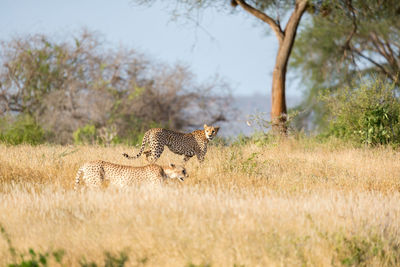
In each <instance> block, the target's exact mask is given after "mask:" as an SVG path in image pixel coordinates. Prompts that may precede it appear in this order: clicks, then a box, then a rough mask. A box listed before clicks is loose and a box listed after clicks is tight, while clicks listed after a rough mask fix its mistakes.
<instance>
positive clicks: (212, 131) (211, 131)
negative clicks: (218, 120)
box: [204, 124, 219, 140]
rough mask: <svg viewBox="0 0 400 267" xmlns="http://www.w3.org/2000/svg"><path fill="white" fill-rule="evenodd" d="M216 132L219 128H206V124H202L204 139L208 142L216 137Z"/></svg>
mask: <svg viewBox="0 0 400 267" xmlns="http://www.w3.org/2000/svg"><path fill="white" fill-rule="evenodd" d="M218 131H219V127H217V126H215V127H214V126H208V125H207V124H204V132H205V133H206V138H207V139H208V140H213V138H214V137H215V136H216V135H217V133H218Z"/></svg>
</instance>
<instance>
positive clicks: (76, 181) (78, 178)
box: [74, 168, 83, 191]
mask: <svg viewBox="0 0 400 267" xmlns="http://www.w3.org/2000/svg"><path fill="white" fill-rule="evenodd" d="M82 174H83V169H82V168H80V169H79V170H78V172H77V173H76V177H75V185H74V190H75V191H76V190H78V186H79V180H80V178H81V175H82Z"/></svg>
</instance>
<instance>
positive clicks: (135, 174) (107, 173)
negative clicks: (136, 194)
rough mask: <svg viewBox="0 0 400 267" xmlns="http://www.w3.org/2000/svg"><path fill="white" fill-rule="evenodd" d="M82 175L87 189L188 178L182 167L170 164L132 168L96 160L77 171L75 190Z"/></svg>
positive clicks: (157, 182)
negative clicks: (105, 185) (107, 185)
mask: <svg viewBox="0 0 400 267" xmlns="http://www.w3.org/2000/svg"><path fill="white" fill-rule="evenodd" d="M82 174H83V177H82V180H83V181H84V182H85V184H86V185H87V186H89V187H101V186H103V185H104V183H105V182H109V184H110V185H115V186H119V187H121V188H122V187H126V186H129V185H133V184H138V183H151V184H160V183H162V182H163V181H164V180H165V179H168V178H169V179H174V178H177V179H179V180H180V181H184V179H185V178H186V177H188V176H189V175H188V173H187V172H186V169H185V168H184V167H182V166H176V165H175V164H172V163H171V164H169V166H164V167H161V166H159V165H156V164H150V165H146V166H142V167H132V166H125V165H119V164H114V163H110V162H106V161H102V160H96V161H91V162H86V163H85V164H84V165H83V166H82V167H81V168H80V169H79V170H78V172H77V174H76V178H75V187H74V189H75V190H77V189H78V186H79V182H80V178H81V175H82Z"/></svg>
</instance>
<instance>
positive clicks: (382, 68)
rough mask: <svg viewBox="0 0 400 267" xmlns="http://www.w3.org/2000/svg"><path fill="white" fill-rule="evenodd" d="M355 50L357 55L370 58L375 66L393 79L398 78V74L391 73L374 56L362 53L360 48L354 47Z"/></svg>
mask: <svg viewBox="0 0 400 267" xmlns="http://www.w3.org/2000/svg"><path fill="white" fill-rule="evenodd" d="M353 50H354V52H356V54H357V55H359V56H360V57H362V58H364V59H366V60H368V61H369V62H371V63H372V64H374V65H375V66H377V67H378V68H379V69H380V70H381V71H382V72H383V73H384V74H385V75H386V76H388V77H389V78H390V79H392V80H393V81H394V80H396V78H397V77H396V76H394V75H393V74H392V73H390V71H388V70H386V69H385V67H384V66H383V65H382V64H379V63H378V62H376V61H375V60H373V59H372V58H370V57H368V56H366V55H364V54H363V53H361V51H360V50H358V49H356V48H353Z"/></svg>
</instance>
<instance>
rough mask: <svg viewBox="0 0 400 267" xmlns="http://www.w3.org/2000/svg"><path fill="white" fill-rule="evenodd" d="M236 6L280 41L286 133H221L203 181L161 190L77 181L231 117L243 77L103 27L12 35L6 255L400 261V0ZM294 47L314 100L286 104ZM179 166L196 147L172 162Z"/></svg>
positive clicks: (0, 80)
mask: <svg viewBox="0 0 400 267" xmlns="http://www.w3.org/2000/svg"><path fill="white" fill-rule="evenodd" d="M136 2H140V3H142V4H143V3H147V4H152V3H153V2H154V1H150V0H149V1H146V0H143V1H142V0H141V1H136ZM230 2H231V4H232V6H233V7H230V8H231V9H232V8H235V10H242V9H243V10H245V11H247V12H248V13H250V14H251V15H254V16H255V17H257V18H259V19H261V20H262V21H263V22H265V23H267V24H268V27H272V28H273V30H274V32H275V34H276V36H277V37H278V40H279V42H280V51H281V52H279V53H278V58H277V62H276V64H277V66H280V67H281V68H280V69H279V70H277V71H276V72H274V80H275V83H274V86H275V87H274V86H273V91H274V90H275V92H280V93H279V94H281V95H280V97H281V100H279V101H278V102H279V103H280V104H276V106H279V107H280V108H282V107H284V110H280V111H279V112H278V113H276V114H275V115H274V116H275V118H277V117H279V116H281V115H284V118H283V120H281V121H280V123H283V124H284V125H281V126H283V128H284V130H285V132H286V133H285V135H278V136H276V135H272V134H271V133H270V132H269V130H270V126H271V125H273V124H276V122H274V121H271V120H270V119H264V118H262V117H260V116H257V115H255V116H253V117H252V119H251V120H250V121H249V124H250V125H257V126H260V127H259V129H260V131H259V132H258V133H256V134H254V135H253V136H238V137H232V138H223V137H218V138H217V139H214V140H213V141H212V142H211V143H210V147H209V149H208V152H207V155H206V159H205V162H204V163H203V164H200V163H199V162H198V161H197V160H196V159H191V160H190V161H189V162H188V163H187V165H186V168H187V170H188V172H189V178H188V179H186V180H185V181H184V182H176V181H174V182H173V181H170V182H167V183H166V184H164V185H162V186H149V185H140V186H134V187H131V188H127V189H123V190H118V189H115V188H103V189H101V190H85V189H83V190H81V191H74V190H72V188H73V185H74V180H75V175H76V171H77V169H78V168H79V166H80V165H81V164H83V163H84V162H86V161H90V160H97V159H102V160H106V161H110V162H115V163H120V164H132V165H135V166H140V165H144V164H147V163H146V161H145V160H144V157H142V158H139V159H137V160H134V161H128V160H126V159H125V158H123V156H122V153H123V152H130V153H133V152H136V151H137V149H138V148H137V146H136V147H135V146H134V145H137V144H138V143H140V142H141V139H142V136H143V133H144V131H145V130H147V129H149V128H151V127H158V126H160V127H166V128H171V129H175V130H181V131H189V130H191V129H193V128H200V127H201V126H202V125H203V124H204V123H207V124H216V123H218V122H220V121H224V120H229V116H230V114H231V112H232V109H231V108H230V106H229V101H230V96H229V85H228V84H226V83H225V82H224V81H223V80H221V79H219V78H212V79H210V80H209V81H207V82H204V83H199V82H198V81H196V79H195V75H194V74H193V73H192V72H191V71H190V69H189V68H188V67H187V66H184V65H182V64H176V65H173V66H170V65H167V64H163V63H160V62H157V61H155V60H153V59H150V58H147V57H146V56H145V55H143V54H141V53H139V52H138V51H135V50H132V49H128V48H123V47H122V48H119V49H115V48H110V47H108V46H107V45H106V44H107V42H106V40H103V39H102V38H101V36H99V35H96V34H93V33H90V32H88V31H82V32H81V33H80V34H78V35H76V36H66V37H65V39H54V38H52V37H51V36H46V35H40V34H36V35H32V36H20V37H16V38H13V39H10V40H3V41H2V42H1V49H0V62H1V64H0V265H1V266H191V267H194V266H204V267H205V266H399V265H400V232H399V231H400V179H399V177H400V176H399V173H400V154H399V153H400V152H399V144H400V126H399V125H400V123H399V121H400V100H399V79H398V77H399V69H400V68H399V66H400V63H399V62H400V61H399V53H400V50H399V49H400V46H399V36H400V34H399V30H400V27H399V21H400V20H399V16H398V14H399V10H400V9H399V8H400V7H399V2H398V1H357V0H353V1H351V0H344V1H341V0H332V1H302V0H298V1H267V0H266V1H239V0H235V1H230ZM177 3H178V4H183V6H185V7H188V9H189V11H192V10H200V9H201V8H210V7H211V8H212V7H214V8H215V7H217V8H221V7H225V6H227V5H228V4H229V3H228V4H227V3H225V2H224V3H222V1H221V2H220V1H180V0H177ZM296 3H297V4H296ZM303 4H306V6H302V8H304V10H303V9H302V10H299V8H300V6H299V5H303ZM178 8H180V7H179V5H178ZM239 8H242V9H239ZM275 11H276V12H275ZM278 11H279V12H278ZM299 11H301V14H299V13H296V12H299ZM271 12H272V13H271ZM291 12H293V13H291ZM189 13H190V12H189ZM189 13H187V14H189ZM268 14H276V16H275V17H273V16H272V15H271V16H269V15H268ZM288 14H289V15H290V14H291V15H290V16H296V14H297V15H299V16H297V17H296V18H293V20H291V18H290V17H289V20H288V25H289V26H287V27H288V28H290V27H294V28H292V30H289V29H287V31H286V28H281V24H280V19H281V18H282V17H284V16H288ZM303 16H304V17H303ZM301 17H303V19H302V21H305V22H304V23H303V22H302V23H301V24H299V25H297V24H298V23H299V22H300V18H301ZM290 21H292V22H290ZM291 23H292V24H291ZM290 24H291V26H290ZM294 24H296V25H294ZM297 31H299V33H298V36H297V39H295V36H296V32H297ZM286 34H289V35H290V34H291V35H292V36H289V37H287V36H286ZM285 38H289V39H290V40H289V39H286V41H285ZM288 40H289V41H288ZM293 45H294V46H293ZM292 46H293V47H292ZM310 47H312V49H310ZM282 49H283V50H285V49H286V50H285V51H283V50H282ZM292 49H293V53H292V54H293V55H292V61H291V62H290V65H289V66H290V69H293V70H296V71H298V73H300V74H301V75H300V76H301V77H302V79H303V81H304V83H303V85H304V88H303V89H304V90H305V93H306V97H305V99H304V102H303V103H302V104H301V105H300V106H299V107H298V108H296V109H295V110H293V111H290V112H289V114H286V106H285V105H286V104H285V95H284V92H285V82H286V76H285V75H286V68H287V64H288V62H289V57H290V55H291V52H292ZM282 51H283V52H282ZM279 55H280V56H279ZM279 57H283V58H279ZM282 75H283V76H282ZM278 76H279V77H278ZM279 79H280V80H279ZM278 80H279V81H278ZM274 88H275V89H274ZM282 92H283V93H282ZM275 100H276V99H275ZM278 109H279V108H278ZM278 109H277V110H278ZM271 123H272V124H271ZM132 150H135V151H132ZM170 162H174V163H180V162H182V157H181V156H177V155H175V154H173V153H171V152H170V151H168V150H166V151H165V152H164V153H163V154H162V156H161V158H160V160H159V161H158V162H157V163H159V164H161V165H164V164H165V165H166V164H168V163H170Z"/></svg>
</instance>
